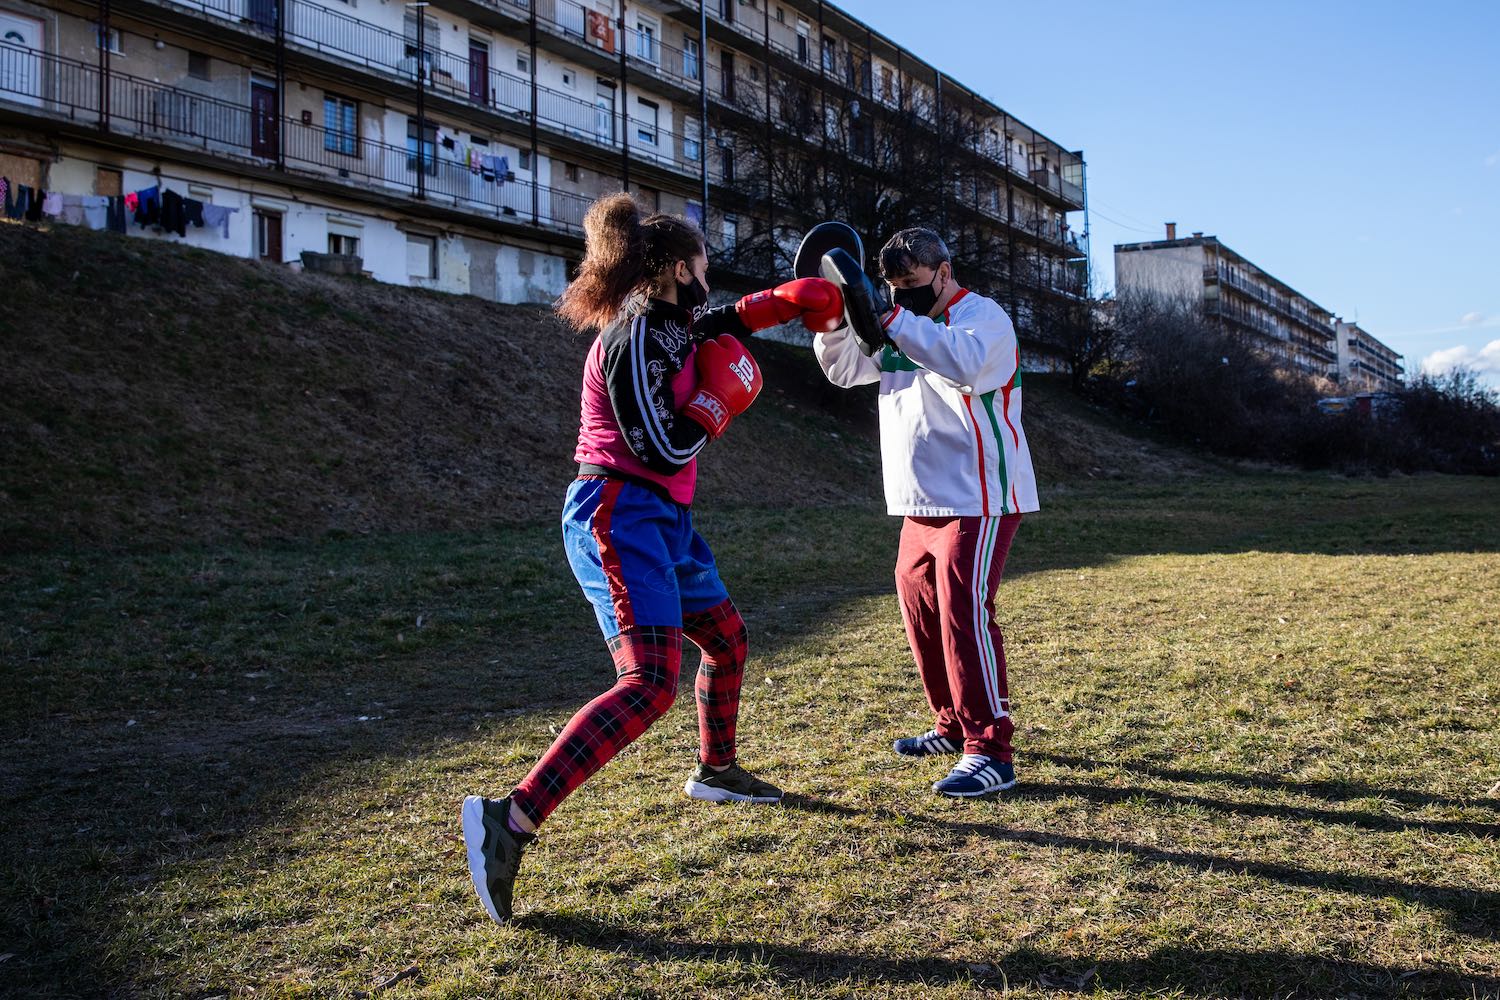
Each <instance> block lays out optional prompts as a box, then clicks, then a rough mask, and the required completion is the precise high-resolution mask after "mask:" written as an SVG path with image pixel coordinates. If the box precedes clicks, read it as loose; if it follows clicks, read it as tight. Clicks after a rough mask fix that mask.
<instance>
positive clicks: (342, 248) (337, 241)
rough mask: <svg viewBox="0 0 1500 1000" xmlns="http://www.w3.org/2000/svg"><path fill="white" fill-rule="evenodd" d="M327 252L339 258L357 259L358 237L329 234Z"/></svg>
mask: <svg viewBox="0 0 1500 1000" xmlns="http://www.w3.org/2000/svg"><path fill="white" fill-rule="evenodd" d="M328 252H329V253H331V254H336V255H338V256H340V257H358V256H359V237H358V236H350V235H348V234H347V233H329V234H328Z"/></svg>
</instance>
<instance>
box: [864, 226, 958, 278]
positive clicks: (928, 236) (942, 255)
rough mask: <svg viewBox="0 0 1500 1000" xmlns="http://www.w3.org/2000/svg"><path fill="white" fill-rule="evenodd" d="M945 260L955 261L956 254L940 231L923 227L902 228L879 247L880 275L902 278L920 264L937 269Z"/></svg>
mask: <svg viewBox="0 0 1500 1000" xmlns="http://www.w3.org/2000/svg"><path fill="white" fill-rule="evenodd" d="M945 260H946V261H948V262H949V263H952V261H953V255H952V254H950V253H949V252H948V244H946V243H944V242H943V238H942V237H941V236H939V235H938V234H937V233H935V232H933V231H932V230H931V229H923V228H922V227H920V226H917V227H914V228H912V229H903V230H901V231H900V232H899V233H897V234H896V235H895V236H892V237H891V238H890V239H889V240H887V241H886V244H885V246H883V247H881V248H880V276H881V277H882V278H887V279H889V278H899V277H901V276H902V275H904V274H910V273H912V272H913V271H915V270H916V269H917V268H918V267H919V266H920V267H930V268H932V269H933V270H936V269H937V266H938V265H939V264H941V263H942V262H943V261H945Z"/></svg>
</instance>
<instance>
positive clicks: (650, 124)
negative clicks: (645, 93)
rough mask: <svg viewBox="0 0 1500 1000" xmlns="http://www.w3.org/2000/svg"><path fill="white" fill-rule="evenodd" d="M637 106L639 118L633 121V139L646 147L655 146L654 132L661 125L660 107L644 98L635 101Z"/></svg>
mask: <svg viewBox="0 0 1500 1000" xmlns="http://www.w3.org/2000/svg"><path fill="white" fill-rule="evenodd" d="M635 102H636V104H637V105H639V106H640V107H639V112H640V114H639V116H638V117H637V118H636V121H635V137H636V138H637V139H639V140H640V141H641V142H644V143H645V144H646V145H648V146H654V145H656V132H657V129H658V128H659V127H660V123H661V106H660V105H659V104H657V103H656V102H655V101H648V100H646V99H645V98H644V97H637V98H636V99H635Z"/></svg>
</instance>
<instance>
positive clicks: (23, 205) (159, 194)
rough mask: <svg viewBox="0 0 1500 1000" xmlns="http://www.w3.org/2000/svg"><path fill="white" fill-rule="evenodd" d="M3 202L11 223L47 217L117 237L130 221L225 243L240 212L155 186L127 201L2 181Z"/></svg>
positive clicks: (127, 195) (0, 193)
mask: <svg viewBox="0 0 1500 1000" xmlns="http://www.w3.org/2000/svg"><path fill="white" fill-rule="evenodd" d="M0 196H3V198H4V201H5V214H6V216H7V217H8V218H11V219H25V220H26V221H28V222H40V221H42V219H43V217H47V218H51V219H58V220H60V221H61V222H63V223H66V224H68V225H74V226H87V227H88V228H89V229H108V230H110V231H111V232H116V233H123V232H125V231H126V217H127V215H128V216H130V217H131V218H133V219H134V220H135V223H136V225H138V226H140V227H142V228H146V227H148V226H154V227H156V228H158V229H160V230H161V231H163V232H168V233H176V234H177V235H178V236H184V237H185V236H187V227H188V226H189V225H192V226H194V227H195V228H198V229H204V228H208V229H217V230H218V231H219V236H220V237H221V238H223V239H228V238H229V216H230V215H231V214H233V213H234V212H237V211H239V209H237V208H229V207H228V206H225V205H213V204H205V203H204V202H201V201H199V200H198V199H196V198H184V197H182V195H180V194H178V193H177V192H176V191H173V190H171V189H170V188H162V187H160V186H157V185H153V186H151V187H149V188H142V189H141V190H139V191H133V192H131V193H130V194H126V195H80V194H64V193H62V192H60V191H43V190H41V189H39V188H33V187H32V186H31V185H29V184H14V183H12V182H11V180H10V178H8V177H0Z"/></svg>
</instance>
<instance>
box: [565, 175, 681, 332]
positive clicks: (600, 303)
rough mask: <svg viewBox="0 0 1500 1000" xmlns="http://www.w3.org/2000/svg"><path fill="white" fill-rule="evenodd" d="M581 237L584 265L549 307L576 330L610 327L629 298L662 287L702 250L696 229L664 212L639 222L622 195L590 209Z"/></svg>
mask: <svg viewBox="0 0 1500 1000" xmlns="http://www.w3.org/2000/svg"><path fill="white" fill-rule="evenodd" d="M583 238H584V254H583V265H582V266H581V267H579V269H578V276H577V277H575V278H574V279H573V281H572V283H571V284H569V285H568V287H567V289H566V290H565V291H564V292H563V293H562V296H561V297H560V298H559V299H558V300H557V302H556V304H555V305H554V307H553V308H554V309H555V310H556V312H557V314H558V315H559V316H561V317H562V318H563V320H564V321H565V322H567V323H568V325H570V326H572V327H573V328H574V329H575V330H589V329H595V328H602V327H605V326H608V325H609V324H610V323H611V322H612V321H613V320H614V318H615V317H616V316H618V315H619V313H620V309H621V308H622V307H623V306H624V305H625V303H626V302H627V301H629V299H630V298H631V296H632V295H634V294H636V293H638V292H650V291H651V290H653V289H656V288H659V287H661V286H662V285H663V280H664V278H665V277H666V276H667V275H668V274H669V273H670V271H671V270H672V268H673V266H674V265H676V263H677V262H678V261H679V260H687V261H691V260H692V259H693V258H694V257H696V256H698V255H700V254H702V253H703V252H704V239H703V233H702V232H701V231H700V230H699V229H698V227H697V226H695V225H693V224H692V223H691V222H688V221H687V220H686V219H684V218H682V217H680V216H676V215H665V214H662V213H658V214H656V215H652V216H648V217H647V218H645V219H642V218H641V207H640V205H638V204H637V203H636V200H635V199H634V198H632V197H631V196H630V195H628V194H624V193H621V194H613V195H608V196H606V197H603V198H600V199H599V200H598V201H596V202H594V203H593V204H592V205H590V206H589V210H588V212H587V213H586V214H585V215H584V217H583Z"/></svg>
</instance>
